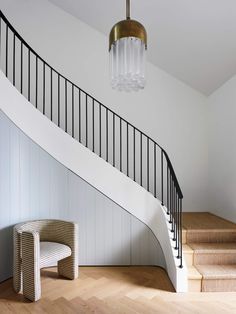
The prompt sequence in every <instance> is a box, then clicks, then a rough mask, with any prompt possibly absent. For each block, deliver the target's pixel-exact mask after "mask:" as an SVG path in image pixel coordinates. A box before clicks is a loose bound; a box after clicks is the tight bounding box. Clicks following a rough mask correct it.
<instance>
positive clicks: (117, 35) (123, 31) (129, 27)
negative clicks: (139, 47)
mask: <svg viewBox="0 0 236 314" xmlns="http://www.w3.org/2000/svg"><path fill="white" fill-rule="evenodd" d="M124 37H135V38H139V39H140V40H142V41H143V42H144V44H145V49H147V32H146V30H145V28H144V26H143V25H142V24H141V23H139V22H138V21H135V20H131V19H126V20H122V21H120V22H118V23H116V24H115V25H114V26H113V27H112V29H111V32H110V36H109V51H110V49H111V46H112V44H113V43H114V42H115V41H117V40H119V39H121V38H124Z"/></svg>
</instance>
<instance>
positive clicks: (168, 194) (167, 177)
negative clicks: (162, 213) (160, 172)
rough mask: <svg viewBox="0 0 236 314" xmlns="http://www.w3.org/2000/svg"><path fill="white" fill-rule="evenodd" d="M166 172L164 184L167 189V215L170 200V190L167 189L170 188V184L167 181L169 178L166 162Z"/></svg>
mask: <svg viewBox="0 0 236 314" xmlns="http://www.w3.org/2000/svg"><path fill="white" fill-rule="evenodd" d="M166 172H167V174H166V181H167V182H166V185H167V188H166V190H167V215H169V214H170V200H169V198H170V191H169V189H170V187H169V185H170V183H169V180H170V178H169V167H168V164H167V166H166Z"/></svg>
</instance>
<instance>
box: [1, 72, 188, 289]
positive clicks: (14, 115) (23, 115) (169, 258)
mask: <svg viewBox="0 0 236 314" xmlns="http://www.w3.org/2000/svg"><path fill="white" fill-rule="evenodd" d="M0 109H1V110H2V111H3V112H4V113H5V114H6V115H7V116H8V118H9V119H10V120H11V121H12V122H13V123H14V124H15V125H16V126H17V127H18V128H20V129H21V130H22V131H23V132H24V133H25V134H26V135H27V136H28V137H29V138H31V139H32V140H33V141H34V142H35V143H36V144H38V145H39V146H40V147H41V148H42V149H44V150H45V151H46V152H48V153H49V154H50V155H51V156H52V157H54V158H55V159H56V160H57V161H59V162H60V163H61V164H63V165H64V166H65V167H67V168H68V169H70V170H71V171H72V172H74V173H75V174H77V175H78V176H80V177H81V178H82V179H84V180H85V181H87V182H88V183H89V184H91V185H92V186H93V187H95V188H96V189H97V190H99V191H100V192H101V193H103V194H104V195H106V196H107V197H109V198H110V199H111V200H113V201H114V202H115V203H117V204H118V205H119V206H121V207H123V208H124V209H125V210H127V211H128V212H129V213H131V214H132V215H134V216H135V217H137V218H138V219H139V220H141V221H142V222H143V223H145V224H146V225H147V226H148V227H149V228H150V229H151V230H152V231H153V233H154V235H155V236H156V238H157V239H158V241H159V243H160V245H161V247H162V250H163V253H164V256H165V260H166V267H167V272H168V275H169V277H170V279H171V281H172V283H173V285H174V287H175V289H176V291H177V292H185V291H187V271H186V267H185V263H183V264H184V265H183V268H179V267H178V265H179V260H178V259H177V258H176V255H177V253H176V252H177V251H176V250H174V242H173V241H171V233H170V225H169V223H168V216H167V215H166V213H165V212H166V211H165V209H164V208H163V207H162V206H161V203H160V202H159V201H158V200H157V199H156V198H154V197H153V195H152V194H151V193H149V192H147V191H146V190H145V189H144V188H142V187H141V186H140V185H139V184H137V183H136V182H134V181H133V180H131V179H130V178H128V177H127V176H126V175H124V174H123V173H121V172H120V171H118V170H117V169H116V168H114V167H113V166H112V165H110V164H109V163H107V162H106V161H104V160H103V159H102V158H100V157H98V156H97V155H96V154H94V153H93V152H92V151H90V150H89V149H88V148H86V147H84V146H83V145H82V144H80V143H79V142H78V141H76V140H75V139H73V138H72V137H71V136H70V135H68V134H67V133H65V132H64V131H63V130H62V129H60V128H59V127H57V126H56V125H55V124H54V123H52V122H51V121H50V120H49V119H48V118H47V117H46V116H44V115H43V114H42V113H40V112H39V111H38V110H37V109H36V108H35V107H34V106H33V105H32V104H31V103H29V102H28V100H27V99H26V98H25V97H24V96H22V95H21V94H20V93H19V92H18V90H17V89H16V88H15V87H14V86H13V85H12V84H11V83H10V81H9V80H8V79H7V78H6V77H5V75H4V74H3V72H2V71H0ZM172 236H173V235H172ZM183 262H184V261H183Z"/></svg>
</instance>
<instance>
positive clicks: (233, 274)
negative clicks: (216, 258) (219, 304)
mask: <svg viewBox="0 0 236 314" xmlns="http://www.w3.org/2000/svg"><path fill="white" fill-rule="evenodd" d="M195 267H196V269H197V270H198V272H199V273H200V274H201V275H202V278H203V279H207V280H212V279H215V280H218V279H230V280H232V279H236V265H196V266H195Z"/></svg>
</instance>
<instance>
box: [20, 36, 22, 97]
mask: <svg viewBox="0 0 236 314" xmlns="http://www.w3.org/2000/svg"><path fill="white" fill-rule="evenodd" d="M20 51H21V55H20V59H21V60H20V92H21V94H23V43H22V42H21V47H20Z"/></svg>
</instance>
